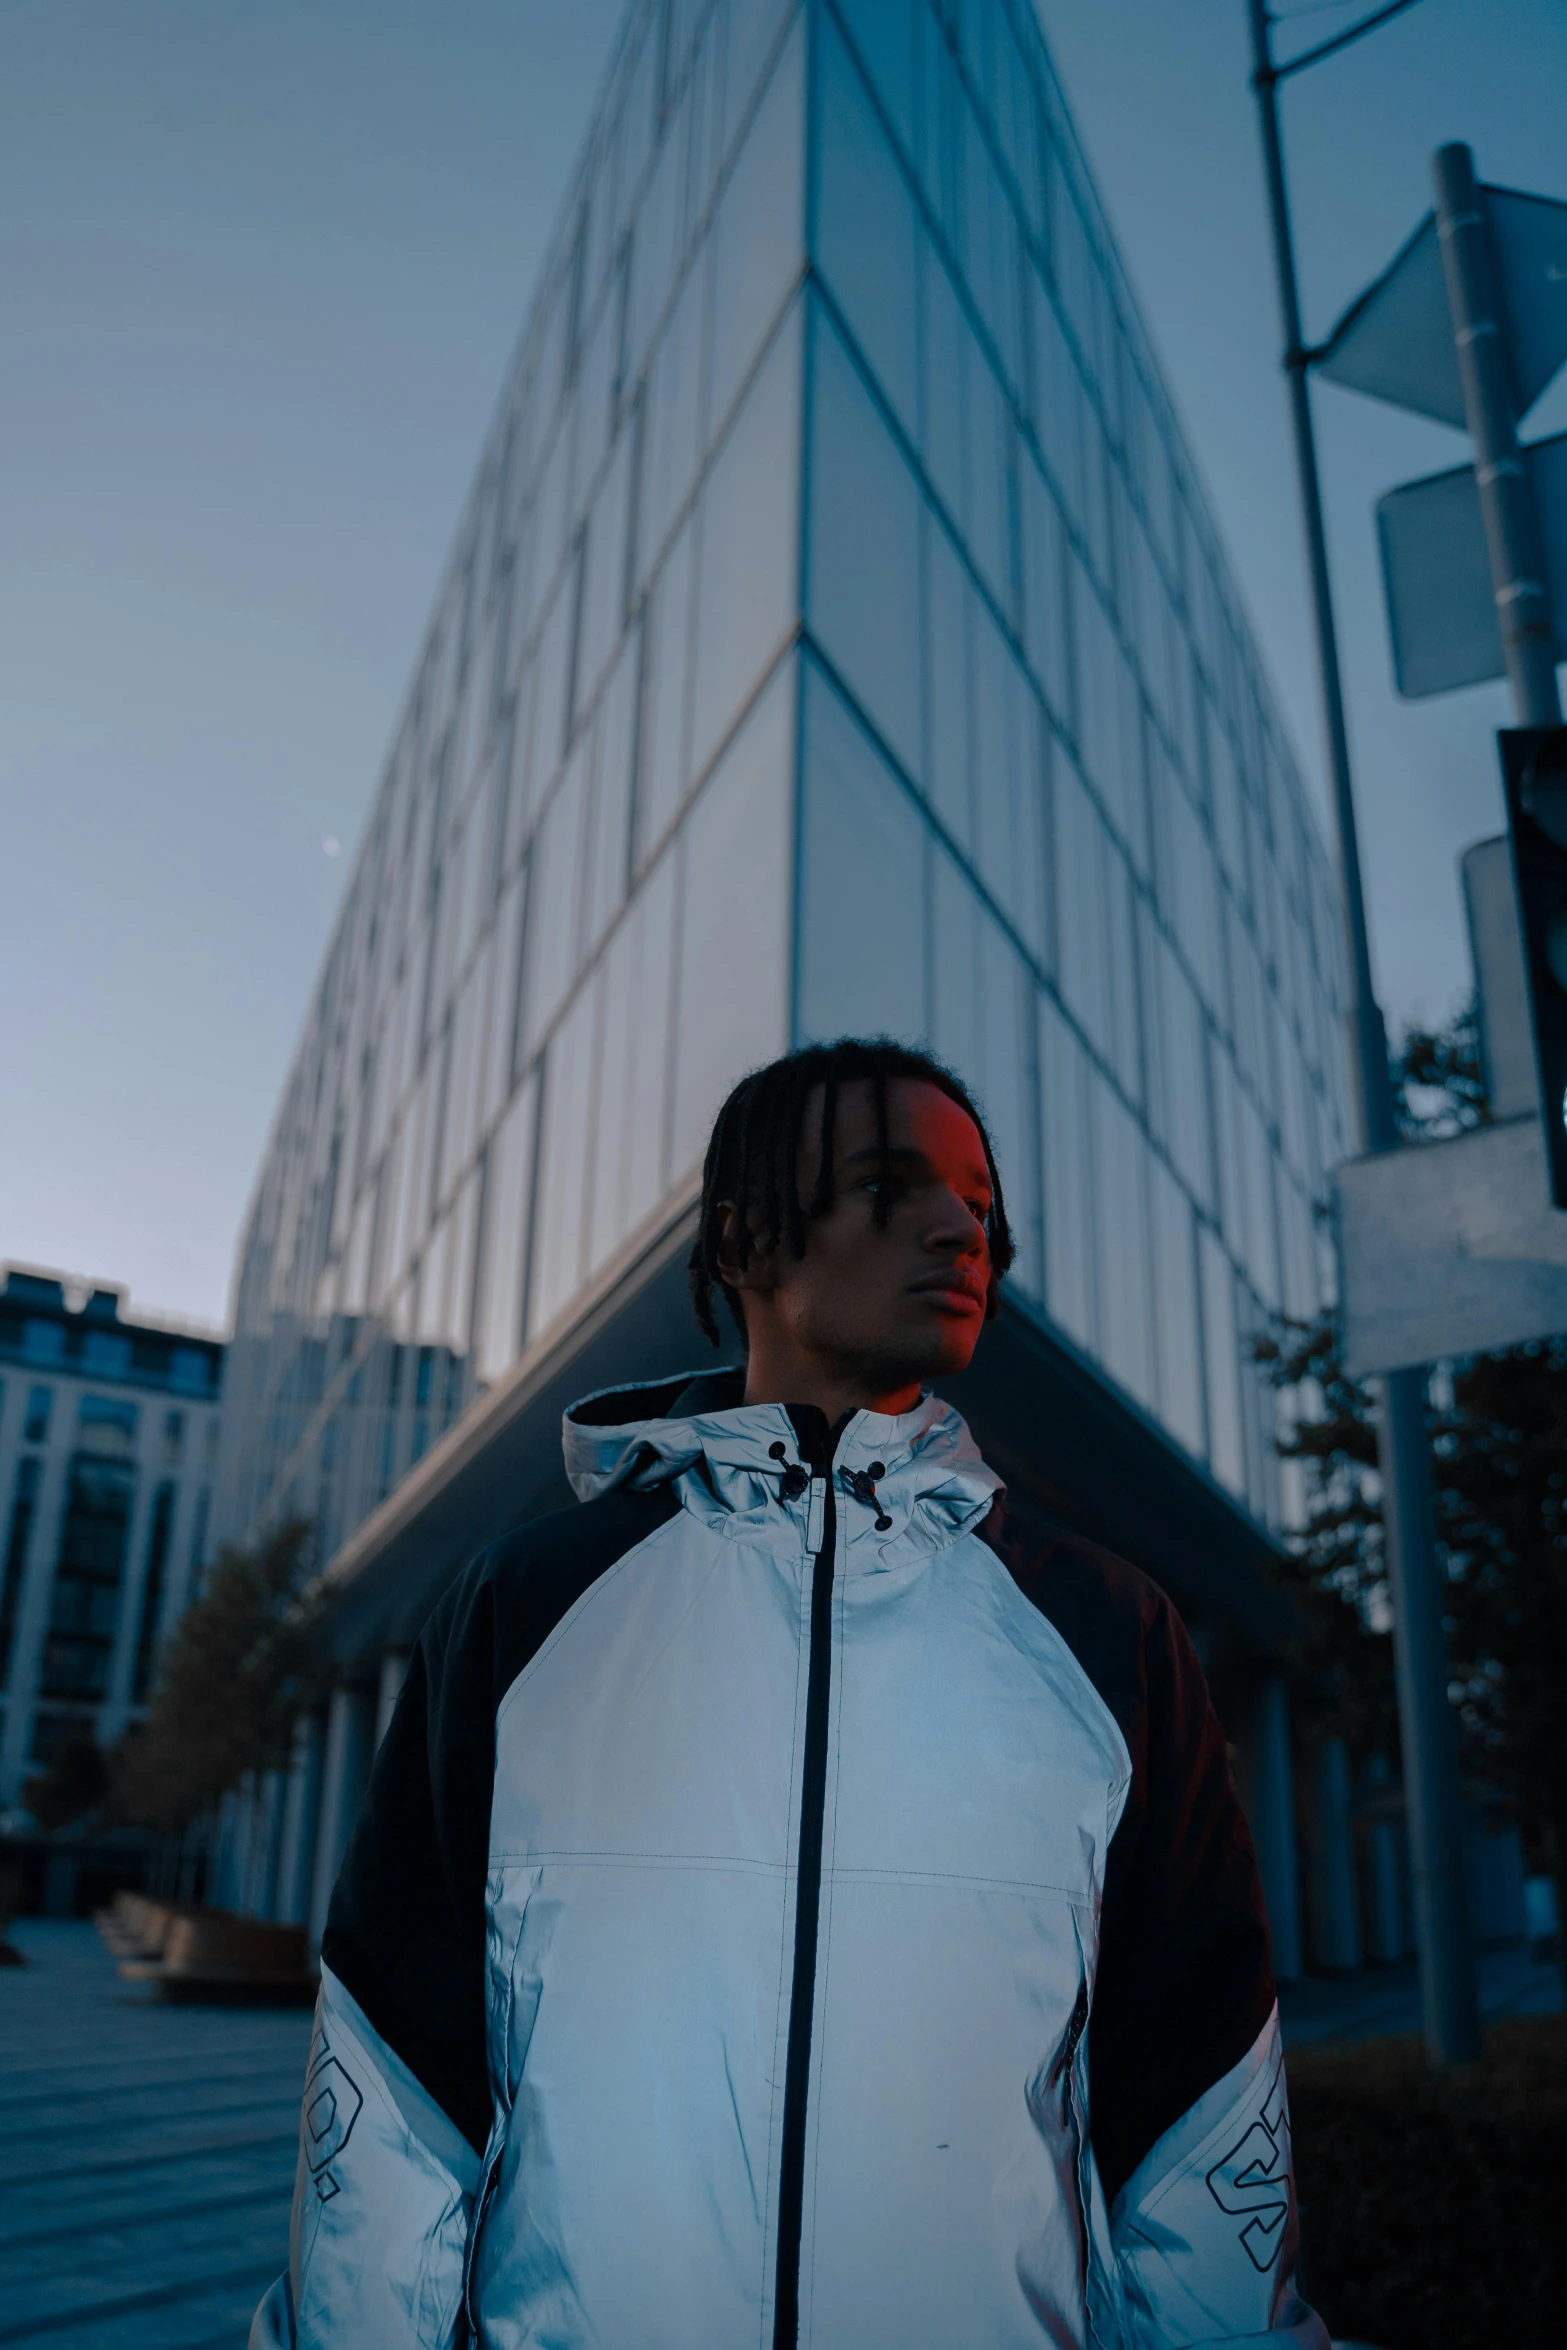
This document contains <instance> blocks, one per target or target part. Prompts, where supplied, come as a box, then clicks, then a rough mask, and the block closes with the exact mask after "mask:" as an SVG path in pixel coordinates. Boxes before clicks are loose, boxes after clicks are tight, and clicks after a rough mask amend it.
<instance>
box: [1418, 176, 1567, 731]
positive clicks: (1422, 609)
mask: <svg viewBox="0 0 1567 2350" xmlns="http://www.w3.org/2000/svg"><path fill="white" fill-rule="evenodd" d="M1562 209H1563V210H1564V211H1567V206H1563V207H1562ZM1449 348H1451V335H1449ZM1520 454H1521V456H1522V457H1523V460H1524V463H1525V465H1526V467H1527V469H1528V475H1529V485H1530V489H1531V492H1532V495H1533V498H1534V510H1535V515H1536V518H1537V520H1538V523H1539V529H1540V537H1541V541H1542V552H1543V555H1544V562H1545V575H1546V585H1547V587H1548V589H1549V592H1550V605H1551V624H1552V632H1553V634H1554V637H1555V640H1556V644H1555V651H1556V658H1557V659H1558V660H1559V661H1567V433H1558V434H1556V435H1554V436H1553V438H1552V439H1550V440H1548V441H1535V442H1534V443H1533V444H1532V446H1530V447H1529V448H1527V449H1524V450H1521V451H1520ZM1376 516H1377V541H1378V544H1379V547H1380V549H1381V555H1382V582H1383V587H1384V590H1385V593H1386V599H1387V613H1388V627H1389V631H1390V633H1391V636H1392V642H1393V676H1394V681H1395V683H1396V685H1397V687H1398V690H1399V692H1400V694H1402V695H1403V697H1404V698H1405V700H1406V701H1418V700H1420V699H1421V698H1422V697H1423V696H1424V695H1426V694H1441V693H1448V692H1450V691H1451V690H1452V689H1453V688H1454V687H1455V686H1462V685H1480V684H1483V683H1484V682H1485V681H1486V679H1488V678H1492V677H1501V676H1503V675H1504V674H1505V669H1504V662H1503V654H1502V633H1501V629H1500V627H1499V626H1498V624H1497V618H1496V596H1495V591H1494V588H1493V586H1492V579H1491V558H1490V551H1489V549H1488V547H1487V545H1486V537H1485V524H1484V522H1483V521H1482V519H1481V514H1480V492H1479V488H1478V486H1477V484H1476V481H1475V473H1474V467H1473V466H1472V465H1459V466H1455V467H1454V469H1453V471H1452V472H1451V473H1432V474H1427V476H1426V477H1425V479H1424V480H1423V481H1411V482H1406V483H1405V484H1404V486H1403V487H1402V488H1401V489H1396V490H1389V491H1388V493H1387V495H1386V497H1384V498H1379V499H1378V501H1377V508H1376Z"/></svg>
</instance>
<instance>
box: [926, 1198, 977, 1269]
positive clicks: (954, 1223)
mask: <svg viewBox="0 0 1567 2350" xmlns="http://www.w3.org/2000/svg"><path fill="white" fill-rule="evenodd" d="M925 1245H926V1247H927V1248H931V1249H956V1250H958V1251H959V1252H960V1254H962V1255H965V1256H966V1255H968V1254H970V1253H971V1252H974V1251H977V1250H979V1249H982V1248H984V1247H985V1246H986V1245H987V1239H986V1232H985V1225H984V1220H983V1218H982V1217H979V1216H976V1215H975V1213H974V1211H973V1209H972V1208H971V1207H970V1206H969V1204H968V1201H967V1200H965V1199H960V1198H959V1197H958V1195H957V1193H956V1192H955V1191H951V1190H943V1192H942V1194H941V1197H940V1200H939V1202H938V1204H937V1209H936V1213H935V1214H934V1215H933V1216H932V1218H931V1221H930V1223H929V1225H928V1226H927V1228H926V1232H925Z"/></svg>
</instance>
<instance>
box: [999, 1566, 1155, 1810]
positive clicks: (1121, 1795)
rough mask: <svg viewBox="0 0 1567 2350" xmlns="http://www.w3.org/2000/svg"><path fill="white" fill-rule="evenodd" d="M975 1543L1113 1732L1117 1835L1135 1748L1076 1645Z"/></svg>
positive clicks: (1112, 1797)
mask: <svg viewBox="0 0 1567 2350" xmlns="http://www.w3.org/2000/svg"><path fill="white" fill-rule="evenodd" d="M974 1541H975V1542H976V1543H977V1544H978V1546H979V1548H980V1549H981V1550H982V1551H983V1552H984V1553H985V1557H986V1560H987V1561H988V1565H989V1569H990V1571H992V1572H993V1573H994V1575H995V1576H996V1578H997V1579H998V1582H999V1583H1000V1584H1002V1585H1004V1586H1005V1592H1006V1594H1009V1595H1010V1597H1011V1598H1012V1599H1013V1600H1014V1601H1015V1602H1016V1603H1017V1605H1018V1606H1019V1607H1026V1608H1027V1610H1028V1612H1029V1614H1030V1615H1031V1616H1032V1617H1033V1618H1034V1619H1035V1620H1036V1621H1037V1622H1038V1623H1041V1624H1043V1625H1044V1627H1045V1630H1046V1631H1047V1632H1048V1633H1049V1635H1050V1637H1051V1639H1052V1641H1054V1643H1055V1645H1056V1648H1057V1649H1058V1650H1059V1652H1060V1654H1061V1656H1062V1658H1063V1659H1064V1660H1065V1663H1066V1665H1067V1667H1068V1669H1069V1670H1070V1672H1071V1675H1072V1678H1073V1680H1074V1681H1075V1682H1076V1683H1077V1684H1078V1686H1079V1687H1080V1688H1081V1689H1082V1690H1083V1691H1084V1692H1085V1694H1086V1696H1087V1697H1088V1700H1089V1703H1090V1704H1091V1706H1092V1707H1093V1710H1094V1713H1095V1715H1096V1716H1097V1718H1098V1719H1099V1720H1100V1721H1101V1722H1102V1723H1103V1724H1104V1726H1105V1728H1106V1729H1107V1730H1108V1731H1109V1733H1110V1746H1111V1751H1112V1752H1113V1753H1115V1754H1118V1755H1119V1756H1120V1757H1121V1758H1122V1769H1121V1771H1120V1773H1119V1774H1118V1776H1117V1777H1115V1778H1114V1779H1112V1780H1111V1782H1110V1802H1111V1804H1112V1806H1113V1807H1114V1810H1115V1821H1114V1826H1113V1827H1112V1829H1111V1833H1112V1835H1113V1834H1114V1830H1115V1828H1118V1827H1119V1826H1120V1824H1121V1812H1122V1809H1123V1807H1124V1805H1125V1801H1126V1794H1127V1790H1128V1788H1129V1787H1130V1786H1131V1784H1132V1755H1131V1749H1130V1747H1129V1746H1128V1745H1127V1743H1126V1734H1125V1732H1124V1731H1123V1730H1122V1728H1121V1725H1120V1723H1119V1722H1118V1721H1117V1720H1116V1718H1115V1716H1114V1714H1113V1713H1112V1712H1111V1711H1110V1708H1109V1707H1108V1706H1107V1705H1106V1703H1105V1701H1104V1699H1103V1698H1102V1697H1101V1696H1100V1694H1099V1692H1098V1690H1097V1689H1096V1688H1095V1687H1094V1684H1093V1680H1092V1677H1091V1676H1090V1674H1089V1673H1088V1671H1087V1669H1086V1667H1085V1666H1084V1665H1083V1664H1081V1663H1080V1662H1079V1660H1078V1657H1077V1655H1076V1652H1075V1651H1074V1649H1073V1647H1072V1643H1071V1642H1070V1641H1069V1640H1068V1639H1067V1638H1066V1636H1065V1634H1064V1633H1063V1632H1061V1631H1060V1630H1059V1629H1058V1628H1057V1626H1056V1625H1054V1624H1053V1623H1052V1622H1051V1620H1050V1618H1049V1617H1048V1616H1047V1615H1046V1613H1045V1611H1044V1609H1043V1608H1041V1607H1036V1606H1035V1605H1034V1603H1033V1601H1032V1600H1031V1599H1030V1598H1029V1596H1028V1594H1027V1593H1026V1592H1025V1591H1020V1590H1019V1589H1018V1586H1017V1584H1016V1583H1015V1582H1014V1580H1013V1578H1012V1576H1011V1575H1010V1574H1009V1573H1008V1571H1007V1568H1006V1566H1005V1564H1004V1563H1003V1561H1002V1560H1000V1559H999V1558H997V1556H996V1554H995V1552H994V1551H993V1550H992V1549H991V1547H990V1545H989V1543H988V1542H981V1541H980V1538H979V1536H978V1535H977V1534H976V1535H975V1536H974ZM1109 1849H1110V1847H1109V1845H1108V1844H1107V1845H1106V1846H1105V1851H1106V1854H1107V1855H1108V1853H1109Z"/></svg>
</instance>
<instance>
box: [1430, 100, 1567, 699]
mask: <svg viewBox="0 0 1567 2350" xmlns="http://www.w3.org/2000/svg"><path fill="white" fill-rule="evenodd" d="M1431 179H1432V184H1433V186H1434V187H1435V190H1436V226H1437V235H1438V237H1439V238H1440V240H1441V246H1442V268H1443V272H1444V274H1445V275H1446V278H1447V306H1448V309H1449V311H1450V312H1451V313H1452V320H1453V340H1454V342H1455V343H1456V344H1457V346H1458V372H1459V376H1460V378H1461V379H1462V382H1463V387H1464V420H1465V422H1466V423H1467V424H1468V427H1469V438H1470V439H1471V440H1472V441H1473V443H1474V452H1475V480H1476V481H1477V482H1478V484H1479V487H1480V512H1481V515H1482V517H1483V519H1484V522H1485V540H1486V546H1487V548H1488V550H1489V552H1490V557H1491V588H1492V592H1493V594H1494V595H1495V597H1496V617H1497V620H1498V622H1499V623H1500V626H1501V631H1502V654H1503V658H1504V659H1505V661H1506V663H1507V682H1508V685H1509V686H1510V687H1511V689H1512V697H1513V710H1514V713H1515V715H1516V718H1517V722H1518V724H1519V725H1520V726H1560V724H1561V720H1562V705H1561V697H1560V695H1559V694H1558V693H1557V690H1556V650H1555V641H1554V637H1553V634H1552V629H1551V608H1550V599H1549V597H1548V595H1547V593H1546V588H1545V566H1544V563H1543V562H1542V560H1541V553H1540V525H1539V517H1538V515H1537V514H1536V512H1535V506H1534V498H1533V495H1532V493H1531V489H1530V484H1529V476H1528V473H1527V471H1526V470H1525V465H1524V458H1523V454H1522V452H1521V450H1520V449H1519V446H1518V418H1517V393H1516V390H1515V388H1514V374H1513V361H1512V352H1511V348H1510V346H1509V341H1508V335H1507V327H1506V322H1505V320H1504V317H1503V313H1502V305H1501V302H1500V300H1499V298H1498V293H1497V284H1496V259H1495V255H1494V254H1493V252H1492V249H1491V226H1490V222H1489V220H1488V218H1487V216H1486V208H1485V197H1484V194H1483V193H1482V191H1481V190H1480V188H1479V187H1477V186H1476V184H1475V174H1474V158H1473V156H1472V155H1471V154H1470V152H1469V149H1468V148H1467V147H1465V146H1462V145H1459V144H1457V143H1455V144H1454V145H1452V146H1450V147H1439V148H1438V149H1437V151H1436V153H1435V155H1434V156H1433V157H1432V158H1431Z"/></svg>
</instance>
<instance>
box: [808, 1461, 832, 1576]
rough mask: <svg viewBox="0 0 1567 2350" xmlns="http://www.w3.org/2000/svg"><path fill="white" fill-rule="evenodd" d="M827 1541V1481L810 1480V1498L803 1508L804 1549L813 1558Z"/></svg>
mask: <svg viewBox="0 0 1567 2350" xmlns="http://www.w3.org/2000/svg"><path fill="white" fill-rule="evenodd" d="M826 1539H827V1480H826V1478H825V1477H813V1478H812V1479H811V1498H810V1500H809V1501H808V1502H807V1504H806V1508H805V1547H806V1549H807V1550H808V1551H809V1552H810V1553H811V1556H812V1557H813V1558H814V1557H815V1556H816V1554H817V1552H818V1551H819V1550H820V1549H821V1547H822V1544H823V1542H825V1540H826Z"/></svg>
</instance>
